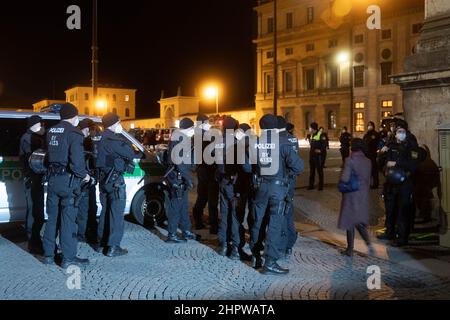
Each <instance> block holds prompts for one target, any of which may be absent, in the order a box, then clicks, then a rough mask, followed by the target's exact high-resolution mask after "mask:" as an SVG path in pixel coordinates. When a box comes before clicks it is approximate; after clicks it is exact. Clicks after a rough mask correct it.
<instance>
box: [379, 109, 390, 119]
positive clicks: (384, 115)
mask: <svg viewBox="0 0 450 320" xmlns="http://www.w3.org/2000/svg"><path fill="white" fill-rule="evenodd" d="M390 117H392V111H383V112H382V113H381V118H382V119H384V118H390Z"/></svg>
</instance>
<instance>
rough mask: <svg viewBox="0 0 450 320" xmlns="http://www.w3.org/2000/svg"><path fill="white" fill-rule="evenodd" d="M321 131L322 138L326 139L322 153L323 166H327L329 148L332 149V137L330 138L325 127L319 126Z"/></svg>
mask: <svg viewBox="0 0 450 320" xmlns="http://www.w3.org/2000/svg"><path fill="white" fill-rule="evenodd" d="M319 132H320V134H321V136H322V138H323V139H325V148H324V150H323V153H322V168H326V166H325V163H326V162H327V156H328V150H330V138H328V134H327V133H326V132H325V129H324V128H323V127H320V128H319Z"/></svg>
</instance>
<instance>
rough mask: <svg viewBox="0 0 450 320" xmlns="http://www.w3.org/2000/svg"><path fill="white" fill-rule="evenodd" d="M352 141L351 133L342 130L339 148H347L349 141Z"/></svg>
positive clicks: (348, 147)
mask: <svg viewBox="0 0 450 320" xmlns="http://www.w3.org/2000/svg"><path fill="white" fill-rule="evenodd" d="M351 141H352V135H351V134H350V133H348V132H344V133H342V134H341V136H340V137H339V142H340V143H341V150H349V149H350V143H351Z"/></svg>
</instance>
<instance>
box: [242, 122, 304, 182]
mask: <svg viewBox="0 0 450 320" xmlns="http://www.w3.org/2000/svg"><path fill="white" fill-rule="evenodd" d="M274 134H275V132H274V131H271V132H269V133H268V134H267V136H266V137H265V136H264V134H263V138H262V137H260V138H258V140H257V143H256V144H255V145H253V146H250V149H251V152H250V153H254V154H256V162H257V164H256V165H253V166H252V170H253V173H255V174H257V175H259V176H260V177H262V178H263V179H265V180H281V181H285V182H287V181H288V180H289V179H291V178H292V177H294V176H298V175H299V174H300V173H301V172H302V171H303V169H304V165H303V161H302V160H301V159H300V157H299V155H298V153H297V152H296V151H294V149H293V146H292V142H289V141H288V140H287V139H283V138H279V140H278V142H277V139H276V138H275V137H274V136H273V135H274ZM277 162H278V166H277ZM277 167H278V168H277ZM264 169H269V170H264ZM275 169H277V170H276V172H272V173H271V174H268V173H267V172H271V171H272V170H273V171H275Z"/></svg>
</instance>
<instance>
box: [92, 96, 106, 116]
mask: <svg viewBox="0 0 450 320" xmlns="http://www.w3.org/2000/svg"><path fill="white" fill-rule="evenodd" d="M95 107H96V108H97V109H98V110H101V111H104V112H105V113H106V111H108V102H107V101H106V100H102V99H99V100H97V101H96V102H95Z"/></svg>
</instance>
